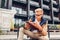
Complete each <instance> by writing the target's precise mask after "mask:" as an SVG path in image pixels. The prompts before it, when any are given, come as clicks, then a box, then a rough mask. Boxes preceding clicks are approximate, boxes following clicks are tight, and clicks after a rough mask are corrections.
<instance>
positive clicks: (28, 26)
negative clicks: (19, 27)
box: [24, 19, 31, 29]
mask: <svg viewBox="0 0 60 40" xmlns="http://www.w3.org/2000/svg"><path fill="white" fill-rule="evenodd" d="M27 22H31V19H30V20H29V21H27ZM27 22H26V23H25V26H24V28H25V29H29V28H30V24H29V23H27Z"/></svg>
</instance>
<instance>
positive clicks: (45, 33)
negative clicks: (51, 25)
mask: <svg viewBox="0 0 60 40" xmlns="http://www.w3.org/2000/svg"><path fill="white" fill-rule="evenodd" d="M42 27H43V31H42V32H41V34H42V35H43V36H46V35H47V27H48V22H46V24H44V25H43V26H42Z"/></svg>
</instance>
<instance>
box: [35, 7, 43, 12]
mask: <svg viewBox="0 0 60 40" xmlns="http://www.w3.org/2000/svg"><path fill="white" fill-rule="evenodd" d="M36 11H43V9H41V8H37V9H35V12H36Z"/></svg>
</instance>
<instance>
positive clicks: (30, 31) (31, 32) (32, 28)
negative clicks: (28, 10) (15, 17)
mask: <svg viewBox="0 0 60 40" xmlns="http://www.w3.org/2000/svg"><path fill="white" fill-rule="evenodd" d="M23 34H26V35H28V36H29V37H30V38H31V39H32V40H34V39H35V40H36V39H38V40H48V36H47V35H48V34H47V21H46V20H45V19H43V10H42V9H41V8H37V9H36V10H35V15H34V16H33V17H32V18H31V19H30V20H29V21H27V22H26V23H25V27H24V28H20V29H19V37H18V40H23Z"/></svg>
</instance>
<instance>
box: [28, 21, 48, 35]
mask: <svg viewBox="0 0 60 40" xmlns="http://www.w3.org/2000/svg"><path fill="white" fill-rule="evenodd" d="M29 24H31V25H33V26H34V27H35V28H37V29H38V30H39V31H40V32H41V34H42V35H43V36H45V35H47V31H46V30H47V22H46V24H44V25H42V26H41V25H40V24H38V23H37V22H36V23H33V22H29Z"/></svg>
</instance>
